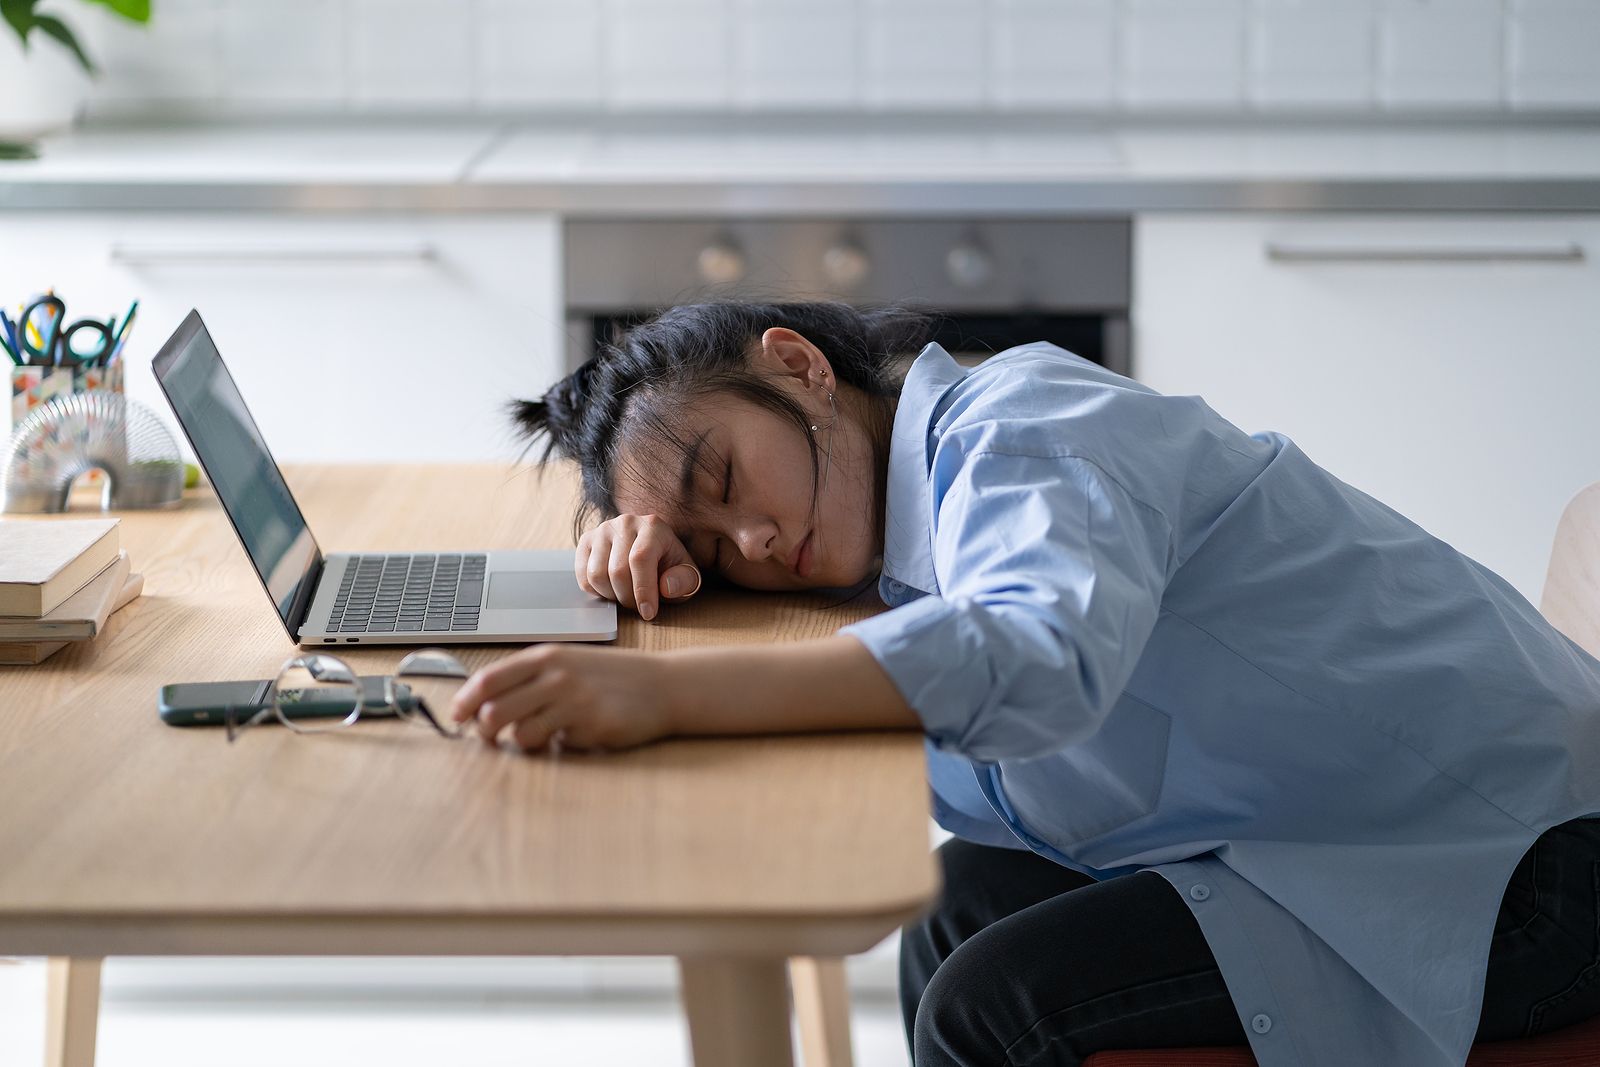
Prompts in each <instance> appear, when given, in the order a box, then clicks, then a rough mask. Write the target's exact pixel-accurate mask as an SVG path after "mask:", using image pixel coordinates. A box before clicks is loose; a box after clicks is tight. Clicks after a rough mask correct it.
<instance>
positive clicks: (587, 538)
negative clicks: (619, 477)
mask: <svg viewBox="0 0 1600 1067" xmlns="http://www.w3.org/2000/svg"><path fill="white" fill-rule="evenodd" d="M574 569H575V570H576V572H577V575H578V586H579V587H580V588H581V589H583V591H584V592H586V593H592V594H593V595H595V596H598V597H604V598H605V599H607V600H615V601H616V602H617V603H619V604H621V605H622V606H623V607H628V608H635V609H637V610H638V612H639V617H640V618H642V619H644V620H645V621H647V622H648V621H649V620H651V619H653V618H655V617H656V614H657V612H659V610H660V601H662V600H686V599H688V598H689V597H691V596H693V595H694V594H695V593H696V592H697V591H698V590H699V589H700V570H699V568H697V567H696V566H695V565H694V560H692V559H691V558H690V557H689V550H688V549H687V548H684V547H683V542H681V541H679V540H678V535H677V534H675V533H673V532H672V528H671V527H669V526H668V525H667V524H666V522H665V521H663V520H662V519H661V518H660V517H659V516H657V515H618V516H617V517H616V518H614V519H608V520H606V521H605V522H603V523H601V524H600V525H599V526H596V527H595V528H594V529H592V530H590V531H589V532H588V533H586V534H584V535H583V536H582V537H581V538H579V539H578V550H577V554H576V557H575V559H574Z"/></svg>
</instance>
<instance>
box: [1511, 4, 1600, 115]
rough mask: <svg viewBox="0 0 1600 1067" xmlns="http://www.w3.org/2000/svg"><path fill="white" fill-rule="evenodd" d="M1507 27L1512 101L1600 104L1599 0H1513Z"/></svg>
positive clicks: (1546, 104) (1535, 104)
mask: <svg viewBox="0 0 1600 1067" xmlns="http://www.w3.org/2000/svg"><path fill="white" fill-rule="evenodd" d="M1506 32H1507V38H1508V47H1507V69H1506V76H1507V78H1508V81H1509V84H1508V86H1507V89H1508V91H1509V97H1510V101H1511V105H1512V106H1513V107H1541V106H1543V107H1589V108H1593V107H1600V3H1596V2H1595V0H1512V4H1511V11H1510V19H1509V21H1508V22H1507V25H1506Z"/></svg>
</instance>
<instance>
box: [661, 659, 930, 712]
mask: <svg viewBox="0 0 1600 1067" xmlns="http://www.w3.org/2000/svg"><path fill="white" fill-rule="evenodd" d="M661 661H662V662H661V679H662V694H663V697H662V709H663V717H664V724H665V727H666V730H667V733H668V734H669V735H679V736H684V735H705V734H766V733H792V732H812V731H822V730H862V729H896V728H915V727H919V726H920V725H921V723H920V721H919V720H918V718H917V715H916V713H915V712H914V711H913V710H912V709H911V708H910V707H909V706H908V705H907V704H906V703H905V700H904V698H902V697H901V695H900V692H899V690H898V689H896V688H895V686H894V683H893V682H892V681H890V679H889V676H888V675H887V674H886V673H885V672H884V671H883V668H881V667H879V666H878V663H877V661H876V660H875V659H873V657H872V654H871V653H870V652H868V651H867V649H866V646H865V645H863V644H862V643H861V642H860V641H858V640H856V639H855V638H853V637H848V636H838V635H836V636H834V637H825V638H820V639H817V640H813V641H796V642H793V643H786V644H779V645H735V646H720V647H713V648H694V649H685V650H683V651H678V652H668V653H663V654H662V655H661Z"/></svg>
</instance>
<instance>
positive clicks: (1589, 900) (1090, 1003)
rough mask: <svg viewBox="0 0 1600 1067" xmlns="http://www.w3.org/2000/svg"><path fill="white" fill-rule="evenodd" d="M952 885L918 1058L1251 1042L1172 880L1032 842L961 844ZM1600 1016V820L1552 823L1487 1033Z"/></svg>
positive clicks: (1497, 980) (957, 1060)
mask: <svg viewBox="0 0 1600 1067" xmlns="http://www.w3.org/2000/svg"><path fill="white" fill-rule="evenodd" d="M939 858H940V862H941V864H942V865H943V868H944V892H943V895H942V897H941V899H940V901H939V902H938V904H937V905H936V906H935V908H934V910H933V911H932V912H931V913H929V914H928V915H927V916H926V917H925V918H924V919H923V920H922V921H920V922H918V923H915V924H913V925H911V926H908V927H906V929H905V930H904V932H903V939H902V941H901V945H900V1006H901V1010H902V1012H903V1013H904V1015H905V1024H906V1035H907V1038H908V1040H909V1041H910V1043H911V1052H912V1060H913V1063H914V1064H915V1067H945V1065H952V1064H963V1065H975V1064H981V1065H983V1067H1000V1065H1013V1064H1015V1065H1021V1064H1034V1065H1044V1064H1051V1065H1069V1067H1070V1065H1075V1064H1078V1063H1081V1062H1082V1061H1083V1060H1084V1058H1085V1057H1087V1056H1088V1055H1089V1054H1090V1053H1092V1052H1098V1051H1101V1050H1103V1049H1119V1048H1176V1047H1182V1046H1198V1045H1244V1044H1248V1041H1247V1039H1246V1037H1245V1032H1244V1028H1243V1026H1242V1025H1241V1024H1240V1022H1239V1017H1238V1015H1237V1014H1236V1013H1235V1011H1234V1007H1233V1002H1232V1000H1230V999H1229V997H1228V988H1227V986H1226V985H1224V984H1223V981H1222V974H1221V973H1220V972H1219V971H1218V969H1217V962H1216V959H1215V958H1214V957H1213V956H1212V955H1211V950H1210V949H1209V948H1208V947H1207V946H1206V941H1205V938H1204V937H1203V936H1202V935H1201V933H1200V927H1199V924H1198V923H1196V922H1195V919H1194V916H1193V914H1191V913H1190V911H1189V908H1188V906H1187V905H1185V904H1184V902H1183V900H1182V898H1181V897H1179V895H1178V892H1177V890H1175V889H1173V887H1172V885H1171V883H1169V882H1168V881H1167V880H1166V879H1165V878H1163V877H1161V876H1160V875H1158V874H1153V873H1147V872H1139V873H1137V874H1131V875H1127V876H1124V877H1120V878H1114V879H1111V880H1109V881H1104V882H1096V881H1094V880H1092V879H1090V878H1088V877H1086V876H1084V875H1081V874H1079V873H1077V872H1076V871H1071V870H1067V869H1066V868H1064V867H1060V866H1058V865H1057V864H1054V863H1051V862H1050V861H1049V860H1046V859H1043V858H1041V857H1039V856H1035V855H1034V854H1032V853H1030V852H1014V851H1011V850H1008V849H998V848H988V847H985V846H983V845H973V844H969V843H967V842H964V841H959V840H956V841H949V842H946V843H945V845H944V846H943V847H941V848H940V849H939ZM1595 1015H1600V820H1584V819H1580V820H1574V821H1573V822H1569V823H1564V824H1562V825H1560V826H1556V827H1552V828H1551V829H1550V830H1548V831H1546V832H1545V833H1544V834H1542V835H1541V836H1540V837H1539V839H1538V840H1537V841H1536V842H1535V843H1534V845H1533V847H1532V848H1530V849H1529V850H1528V852H1527V853H1526V854H1525V855H1524V856H1523V858H1522V860H1521V862H1520V863H1519V864H1518V865H1517V869H1516V871H1515V873H1514V874H1513V875H1512V877H1511V881H1510V883H1509V884H1508V885H1507V887H1506V893H1505V899H1504V900H1503V901H1502V902H1501V906H1500V914H1499V916H1498V918H1497V920H1496V922H1495V932H1494V941H1493V943H1492V946H1491V948H1490V951H1489V971H1488V980H1487V987H1486V989H1485V991H1484V1003H1483V1014H1482V1017H1481V1019H1480V1021H1479V1025H1478V1040H1480V1041H1497V1040H1503V1039H1507V1038H1517V1037H1530V1036H1533V1035H1535V1034H1541V1033H1545V1032H1547V1031H1550V1030H1556V1029H1560V1028H1561V1027H1563V1026H1568V1025H1571V1024H1572V1023H1576V1022H1581V1021H1582V1020H1584V1019H1588V1018H1591V1017H1593V1016H1595Z"/></svg>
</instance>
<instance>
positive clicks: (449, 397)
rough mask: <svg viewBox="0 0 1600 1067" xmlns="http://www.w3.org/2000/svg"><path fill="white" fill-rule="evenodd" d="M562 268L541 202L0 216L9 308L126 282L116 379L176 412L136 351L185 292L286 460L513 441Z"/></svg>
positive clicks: (117, 295) (174, 317)
mask: <svg viewBox="0 0 1600 1067" xmlns="http://www.w3.org/2000/svg"><path fill="white" fill-rule="evenodd" d="M559 267H560V228H559V226H558V224H557V222H556V220H555V219H554V217H552V216H545V215H516V216H495V217H488V216H483V217H463V216H438V215H434V216H419V215H409V216H401V217H374V216H341V217H330V216H323V215H309V214H295V215H281V216H280V215H266V214H249V213H242V212H241V213H229V214H203V213H192V214H191V213H184V214H152V213H138V214H133V213H128V214H99V213H64V214H62V213H49V212H30V213H27V214H20V213H13V214H0V297H3V298H4V299H5V300H6V301H7V303H8V304H11V309H10V310H12V311H15V310H16V307H15V302H16V301H19V300H21V299H23V298H24V297H25V296H28V295H30V294H32V293H36V292H38V291H39V290H40V289H42V288H43V287H45V286H54V287H55V288H56V290H57V291H58V292H59V293H60V294H61V295H62V296H63V297H64V298H65V299H66V301H67V311H68V315H69V317H81V316H84V315H90V314H93V315H96V316H105V315H110V314H116V315H118V316H121V315H122V313H123V312H124V311H125V310H126V308H127V306H128V303H129V301H130V300H132V299H133V298H134V297H138V298H139V300H140V310H139V318H138V321H137V324H136V326H135V334H134V338H133V341H132V343H131V344H130V345H129V348H128V350H127V352H126V356H127V359H128V365H127V375H128V380H127V390H128V393H129V394H130V395H132V396H133V397H135V398H136V399H139V400H141V401H144V402H146V403H148V404H151V405H153V406H154V407H155V408H156V410H157V411H159V412H160V413H161V414H162V415H163V416H165V417H166V418H167V420H168V421H169V423H171V412H170V410H169V409H168V407H167V405H166V402H165V400H164V399H163V398H162V396H161V393H160V391H159V388H158V387H157V385H156V383H155V380H154V378H153V377H152V375H151V373H150V361H151V359H152V358H153V357H154V355H155V353H156V351H157V350H158V349H159V347H160V345H161V343H162V342H163V341H164V340H165V339H166V337H167V336H168V334H170V333H171V332H172V330H173V329H174V328H175V327H176V326H177V325H178V323H179V322H180V321H182V319H183V316H184V315H185V314H186V313H187V312H188V311H189V309H190V308H198V309H199V311H200V314H201V317H202V318H204V319H205V321H206V325H207V326H208V327H209V329H210V331H211V333H212V335H213V337H214V338H215V339H216V342H217V346H218V348H219V349H220V350H221V352H222V356H223V359H224V360H225V361H226V362H227V364H228V367H229V369H230V370H231V371H232V372H233V375H234V377H235V378H236V379H237V381H238V383H239V388H240V390H241V391H242V392H243V393H244V396H245V399H246V401H247V402H248V403H249V405H250V409H251V411H252V413H253V414H254V415H255V417H256V421H257V422H258V423H259V424H260V426H261V431H262V433H263V435H264V436H265V437H266V439H267V442H268V444H269V445H270V446H271V448H272V450H273V452H274V453H275V454H276V455H277V456H278V458H279V459H280V460H284V461H295V460H301V461H323V462H337V461H351V462H354V461H388V460H410V461H420V460H437V461H455V460H495V459H506V458H510V457H512V456H514V455H515V454H516V448H515V446H514V443H513V440H512V438H511V435H510V431H509V422H508V420H507V418H506V416H505V412H504V409H505V405H506V402H507V400H509V399H510V398H511V397H513V396H522V397H532V396H537V395H539V394H540V393H542V392H543V391H544V389H545V388H547V387H548V386H549V385H550V384H551V383H552V382H554V381H555V380H556V378H557V377H559V376H560V374H561V373H562V366H563V360H564V358H565V344H564V341H563V324H562V296H561V292H560V277H561V273H560V269H559ZM6 417H7V416H6V415H4V413H0V418H6ZM173 428H174V432H175V433H176V426H175V425H174V427H173ZM180 439H181V438H180Z"/></svg>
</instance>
